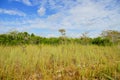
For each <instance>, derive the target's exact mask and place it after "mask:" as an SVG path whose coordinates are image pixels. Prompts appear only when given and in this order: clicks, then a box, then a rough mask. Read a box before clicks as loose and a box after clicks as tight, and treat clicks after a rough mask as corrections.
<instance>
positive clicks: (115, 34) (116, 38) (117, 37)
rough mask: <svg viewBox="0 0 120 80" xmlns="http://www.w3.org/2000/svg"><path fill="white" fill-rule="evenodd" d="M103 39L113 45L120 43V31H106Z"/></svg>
mask: <svg viewBox="0 0 120 80" xmlns="http://www.w3.org/2000/svg"><path fill="white" fill-rule="evenodd" d="M101 35H102V37H103V38H107V39H109V40H110V41H111V42H113V43H118V42H120V31H116V30H106V31H103V32H102V34H101Z"/></svg>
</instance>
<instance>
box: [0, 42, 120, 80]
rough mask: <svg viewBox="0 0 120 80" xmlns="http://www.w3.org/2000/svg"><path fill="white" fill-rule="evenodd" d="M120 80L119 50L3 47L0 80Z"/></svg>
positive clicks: (0, 57) (85, 47)
mask: <svg viewBox="0 0 120 80" xmlns="http://www.w3.org/2000/svg"><path fill="white" fill-rule="evenodd" d="M119 79H120V47H119V46H95V45H78V44H68V45H57V46H53V45H26V46H2V45H1V46H0V80H119Z"/></svg>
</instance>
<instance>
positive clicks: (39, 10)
mask: <svg viewBox="0 0 120 80" xmlns="http://www.w3.org/2000/svg"><path fill="white" fill-rule="evenodd" d="M37 12H38V14H39V15H40V16H43V15H45V12H46V9H45V8H44V7H40V8H39V9H38V10H37Z"/></svg>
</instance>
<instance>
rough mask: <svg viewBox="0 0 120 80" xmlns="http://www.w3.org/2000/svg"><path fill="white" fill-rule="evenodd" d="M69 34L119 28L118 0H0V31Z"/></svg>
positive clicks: (77, 35) (74, 35)
mask: <svg viewBox="0 0 120 80" xmlns="http://www.w3.org/2000/svg"><path fill="white" fill-rule="evenodd" d="M59 29H65V30H66V35H67V36H68V37H80V36H81V34H82V33H85V32H87V33H88V36H90V37H97V36H99V35H100V33H101V32H102V31H104V30H117V31H120V0H0V33H1V34H2V33H6V32H9V31H14V30H17V31H20V32H21V31H23V32H24V31H26V32H28V33H34V34H36V35H39V36H44V37H58V36H60V33H59V32H58V30H59Z"/></svg>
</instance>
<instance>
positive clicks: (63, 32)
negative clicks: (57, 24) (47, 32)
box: [59, 29, 66, 44]
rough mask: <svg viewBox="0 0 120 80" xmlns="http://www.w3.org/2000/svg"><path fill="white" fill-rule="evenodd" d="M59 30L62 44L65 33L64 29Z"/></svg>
mask: <svg viewBox="0 0 120 80" xmlns="http://www.w3.org/2000/svg"><path fill="white" fill-rule="evenodd" d="M59 32H60V33H61V35H62V36H61V40H62V44H64V43H65V35H66V33H65V29H59Z"/></svg>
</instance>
